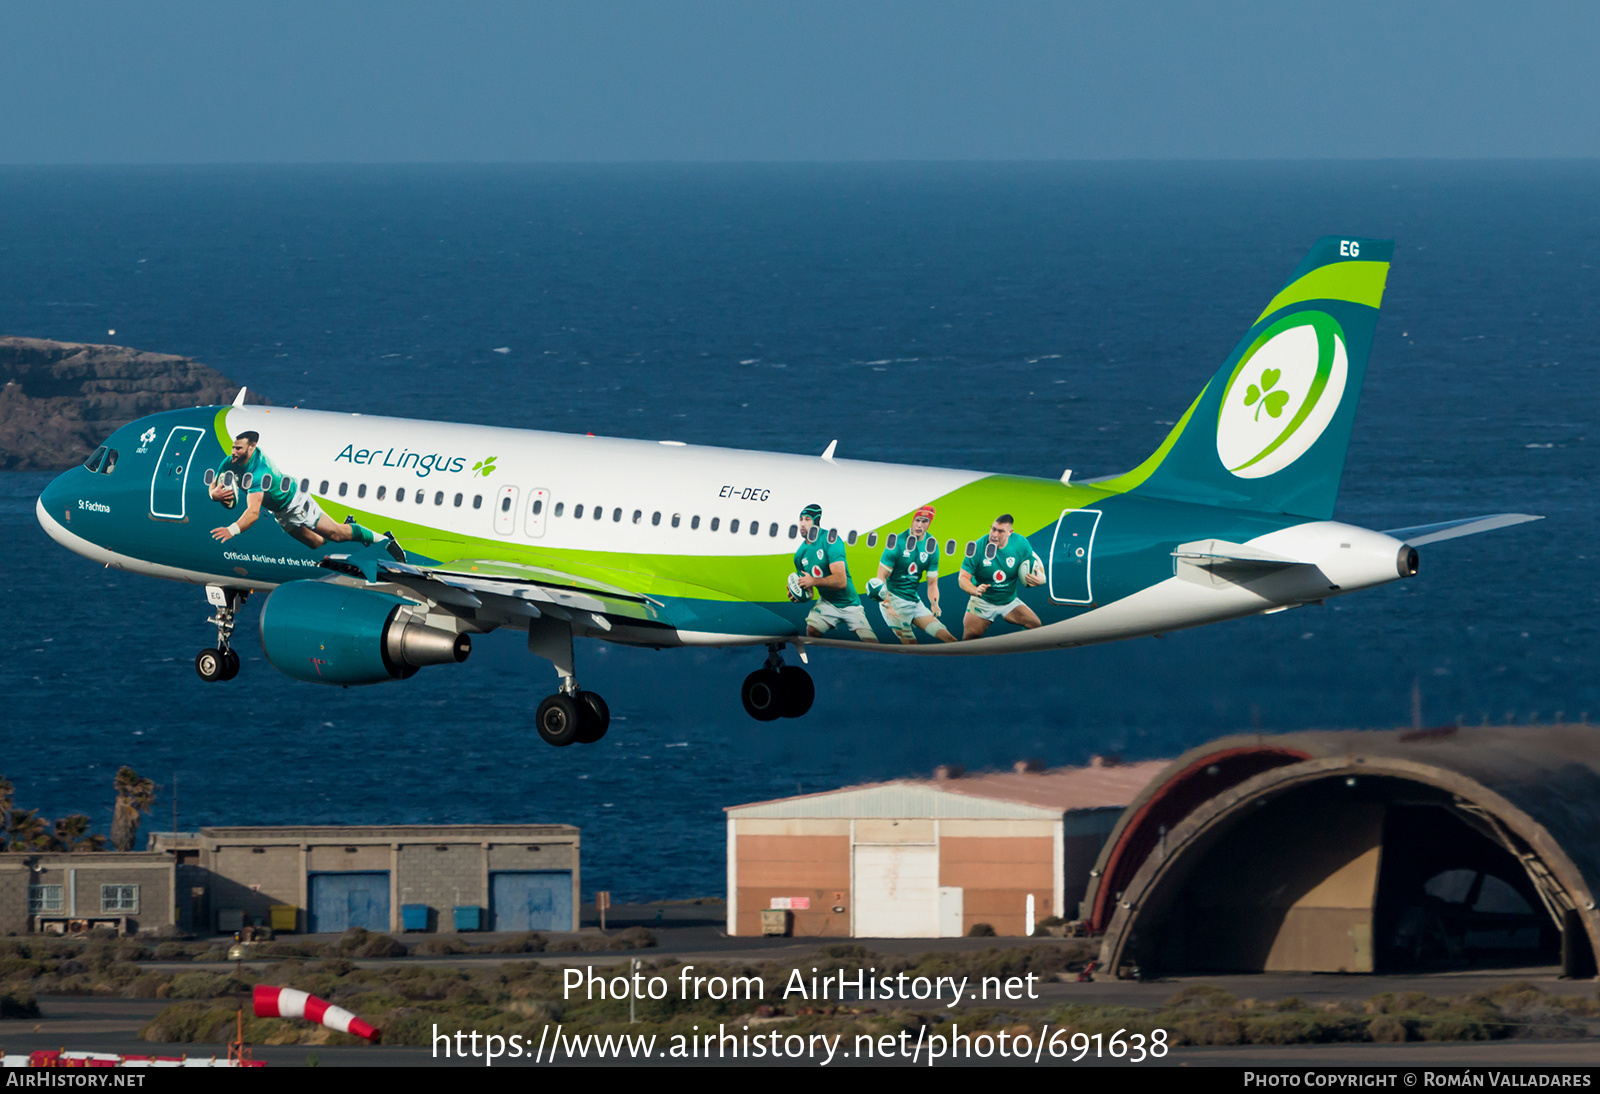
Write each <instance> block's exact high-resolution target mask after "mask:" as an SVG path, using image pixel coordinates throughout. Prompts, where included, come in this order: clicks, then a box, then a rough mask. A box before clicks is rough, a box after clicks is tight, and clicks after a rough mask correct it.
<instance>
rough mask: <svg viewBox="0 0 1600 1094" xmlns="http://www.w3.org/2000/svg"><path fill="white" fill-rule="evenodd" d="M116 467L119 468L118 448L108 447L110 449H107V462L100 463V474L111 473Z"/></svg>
mask: <svg viewBox="0 0 1600 1094" xmlns="http://www.w3.org/2000/svg"><path fill="white" fill-rule="evenodd" d="M116 469H117V450H116V449H115V448H108V449H106V462H105V463H103V464H101V465H100V474H102V475H109V474H111V472H113V471H115V470H116Z"/></svg>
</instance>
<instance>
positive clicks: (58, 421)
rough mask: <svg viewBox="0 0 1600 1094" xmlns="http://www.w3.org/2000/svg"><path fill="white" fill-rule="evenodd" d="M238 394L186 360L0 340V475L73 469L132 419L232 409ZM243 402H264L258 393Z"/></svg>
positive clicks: (123, 349)
mask: <svg viewBox="0 0 1600 1094" xmlns="http://www.w3.org/2000/svg"><path fill="white" fill-rule="evenodd" d="M238 393H239V385H238V384H237V383H235V382H234V381H232V380H230V379H228V378H227V377H226V376H224V375H222V374H221V373H220V372H217V371H216V370H215V369H213V368H210V367H208V366H206V365H202V364H201V363H200V362H198V361H193V360H190V359H189V358H187V357H177V356H174V355H172V354H169V353H144V352H141V351H139V350H135V349H128V348H127V347H125V346H97V345H85V344H82V343H78V342H50V341H47V340H45V339H42V338H0V471H55V470H60V469H62V468H66V467H71V466H72V465H73V464H75V463H78V462H80V461H81V460H82V459H83V458H84V457H85V456H87V455H88V454H89V453H90V452H92V451H94V449H95V446H96V445H98V444H99V443H100V442H101V441H103V440H105V438H106V436H107V435H108V434H109V433H111V432H112V430H114V429H117V428H118V427H120V426H123V425H126V424H127V423H128V422H131V421H133V420H134V419H135V418H139V417H142V416H144V415H146V414H154V413H156V412H157V411H162V410H173V409H176V408H179V407H189V406H210V405H216V404H222V403H229V402H232V401H233V397H234V396H235V395H237V394H238ZM246 401H247V402H251V403H264V402H266V400H265V399H262V398H260V397H259V396H257V395H256V394H255V392H250V393H249V395H248V396H247V398H246Z"/></svg>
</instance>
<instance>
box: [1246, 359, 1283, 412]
mask: <svg viewBox="0 0 1600 1094" xmlns="http://www.w3.org/2000/svg"><path fill="white" fill-rule="evenodd" d="M1281 375H1283V373H1282V372H1281V371H1280V370H1278V369H1275V368H1268V369H1262V370H1261V386H1260V387H1256V385H1254V384H1251V385H1250V386H1249V387H1248V388H1247V389H1245V393H1244V405H1245V406H1254V405H1255V403H1256V400H1258V399H1259V400H1260V401H1261V406H1257V407H1256V421H1258V422H1259V421H1260V420H1261V407H1262V406H1264V407H1266V408H1267V413H1268V414H1269V415H1271V416H1272V417H1274V418H1276V417H1278V416H1279V415H1280V414H1282V413H1283V404H1284V403H1287V402H1288V401H1289V393H1288V392H1287V391H1273V390H1272V386H1273V385H1274V384H1276V383H1277V382H1278V377H1279V376H1281ZM1269 393H1270V394H1269Z"/></svg>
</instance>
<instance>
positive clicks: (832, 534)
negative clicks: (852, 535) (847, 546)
mask: <svg viewBox="0 0 1600 1094" xmlns="http://www.w3.org/2000/svg"><path fill="white" fill-rule="evenodd" d="M828 542H829V543H838V542H839V529H837V528H829V529H828Z"/></svg>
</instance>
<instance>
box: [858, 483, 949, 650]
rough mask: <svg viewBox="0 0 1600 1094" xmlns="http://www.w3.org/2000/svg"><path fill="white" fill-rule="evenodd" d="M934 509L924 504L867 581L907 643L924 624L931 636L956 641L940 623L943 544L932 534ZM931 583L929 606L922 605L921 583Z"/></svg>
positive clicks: (886, 616)
mask: <svg viewBox="0 0 1600 1094" xmlns="http://www.w3.org/2000/svg"><path fill="white" fill-rule="evenodd" d="M933 517H934V509H933V506H931V505H924V506H923V507H922V508H921V509H918V510H917V512H916V515H915V516H913V517H912V518H911V527H910V528H909V529H907V530H906V531H904V532H902V533H900V535H899V536H897V537H895V538H894V540H893V544H894V545H893V546H892V547H885V548H884V549H883V558H882V559H881V560H880V561H879V562H878V576H877V577H875V578H873V579H872V580H871V581H869V582H867V595H868V596H870V597H872V598H873V599H874V600H877V601H879V602H880V603H879V605H878V610H879V611H881V612H882V613H883V621H884V622H885V623H887V624H888V625H889V629H890V630H891V631H893V632H894V636H895V637H896V638H898V639H900V641H901V643H902V644H903V645H907V646H915V645H916V644H917V635H916V632H915V631H913V630H912V629H911V628H912V627H920V628H921V629H922V630H923V631H925V632H926V633H927V634H928V635H929V637H932V638H937V639H938V640H939V641H941V642H954V641H956V636H955V635H953V634H951V633H950V628H948V627H946V626H945V625H944V624H943V623H941V622H939V543H938V541H937V540H935V539H934V538H933V536H932V535H931V534H930V533H929V531H928V529H929V527H930V526H931V525H932V524H933ZM923 579H927V582H928V606H927V607H923V606H922V600H921V599H920V593H919V592H918V586H920V585H921V583H922V581H923Z"/></svg>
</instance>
